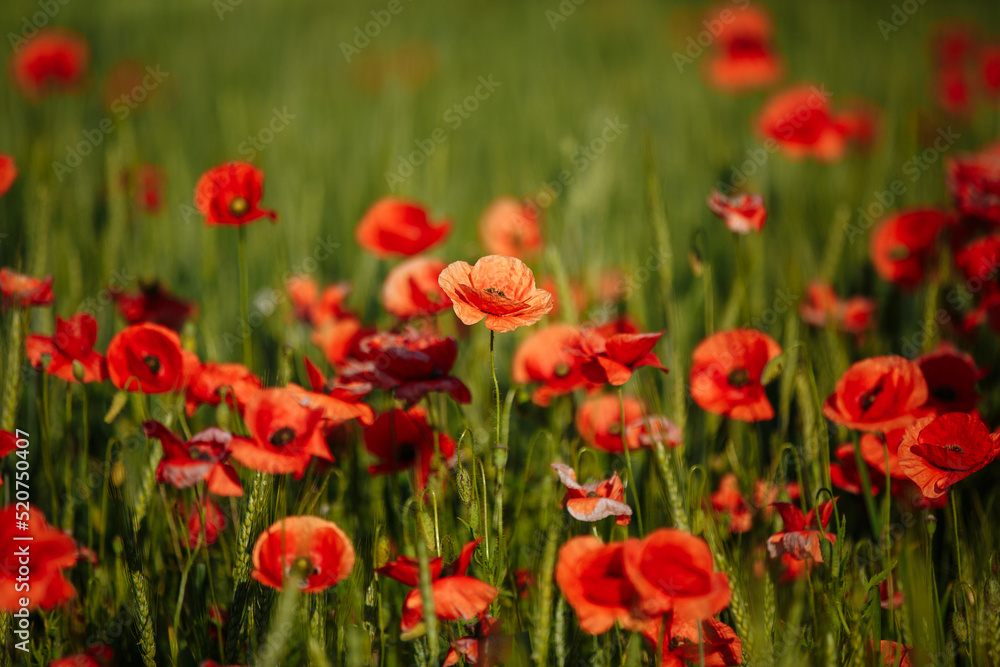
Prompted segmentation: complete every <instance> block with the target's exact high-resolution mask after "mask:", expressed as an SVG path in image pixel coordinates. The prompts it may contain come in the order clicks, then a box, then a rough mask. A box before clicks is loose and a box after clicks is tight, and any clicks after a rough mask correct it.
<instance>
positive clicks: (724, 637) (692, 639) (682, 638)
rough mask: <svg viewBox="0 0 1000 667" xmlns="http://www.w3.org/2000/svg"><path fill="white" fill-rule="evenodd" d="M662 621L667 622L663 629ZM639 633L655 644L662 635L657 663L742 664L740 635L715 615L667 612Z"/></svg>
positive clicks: (675, 666)
mask: <svg viewBox="0 0 1000 667" xmlns="http://www.w3.org/2000/svg"><path fill="white" fill-rule="evenodd" d="M664 623H666V624H667V627H666V629H664V628H663V624H664ZM699 626H700V627H699ZM642 634H643V636H644V637H645V638H646V639H647V640H648V641H649V643H650V644H652V646H653V647H654V648H655V647H658V646H659V642H660V637H663V646H662V648H660V650H659V653H660V662H659V667H687V665H696V664H699V663H701V664H704V665H706V667H708V666H712V667H723V666H728V665H741V664H743V644H742V642H740V638H739V637H737V636H736V633H735V632H734V631H733V629H732V628H731V627H729V626H728V625H726V624H725V623H723V622H722V621H717V620H716V619H714V618H709V619H706V620H703V621H696V620H693V619H690V618H686V617H684V616H683V615H681V614H667V615H665V616H663V617H661V618H658V619H656V620H655V621H654V622H653V623H650V625H649V626H647V627H646V628H645V629H644V630H643V632H642ZM702 656H704V662H702Z"/></svg>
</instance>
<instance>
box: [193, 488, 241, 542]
mask: <svg viewBox="0 0 1000 667" xmlns="http://www.w3.org/2000/svg"><path fill="white" fill-rule="evenodd" d="M241 492H242V490H241ZM202 513H204V515H205V527H204V529H202ZM186 523H187V527H188V533H187V543H188V547H190V548H191V549H194V548H195V547H197V546H198V545H199V544H201V545H203V546H206V547H209V546H212V545H213V544H215V543H216V542H217V541H218V540H219V533H221V532H222V531H224V530H225V529H226V526H227V525H228V524H227V522H226V515H224V514H223V513H222V510H220V509H219V506H218V505H217V504H215V501H214V500H212V499H211V498H210V497H208V496H206V497H205V498H204V499H203V500H202V501H201V502H200V503H196V504H195V505H193V506H192V507H191V508H189V509H188V511H187V522H186Z"/></svg>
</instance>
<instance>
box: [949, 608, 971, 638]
mask: <svg viewBox="0 0 1000 667" xmlns="http://www.w3.org/2000/svg"><path fill="white" fill-rule="evenodd" d="M951 629H952V630H953V631H954V633H955V638H956V639H957V640H958V641H960V642H961V643H963V644H964V643H966V642H967V641H968V640H969V625H968V623H966V622H965V615H964V614H963V613H962V612H960V611H956V612H955V614H954V615H953V616H952V617H951Z"/></svg>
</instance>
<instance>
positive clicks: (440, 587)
mask: <svg viewBox="0 0 1000 667" xmlns="http://www.w3.org/2000/svg"><path fill="white" fill-rule="evenodd" d="M498 593H499V591H497V589H495V588H494V587H493V586H490V585H489V584H487V583H486V582H485V581H480V580H479V579H476V578H475V577H470V576H467V575H464V574H458V575H454V576H451V577H442V578H441V579H437V580H435V581H434V583H433V584H431V594H432V595H433V596H434V615H435V616H436V617H437V618H438V620H442V621H471V620H473V619H476V618H478V617H479V616H481V615H482V614H485V613H486V610H487V609H489V607H490V605H491V604H492V603H493V600H495V599H496V597H497V595H498ZM423 618H424V601H423V598H422V597H421V595H420V589H419V588H415V589H413V590H412V591H410V592H409V593H408V594H407V596H406V599H405V600H403V618H402V620H401V621H400V624H399V627H400V629H401V630H402V631H403V632H410V631H411V630H414V629H415V628H416V627H417V626H418V625H420V622H421V621H423Z"/></svg>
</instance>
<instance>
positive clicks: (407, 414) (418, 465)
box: [364, 406, 455, 492]
mask: <svg viewBox="0 0 1000 667" xmlns="http://www.w3.org/2000/svg"><path fill="white" fill-rule="evenodd" d="M364 439H365V449H366V450H368V453H369V454H371V455H372V456H374V457H375V458H377V459H378V460H379V462H378V463H377V464H375V465H371V466H368V472H369V473H370V474H372V475H385V474H388V473H397V472H402V471H404V470H411V469H412V470H415V471H416V485H415V486H416V488H417V491H418V492H419V491H420V490H422V489H424V488H425V487H426V486H427V478H428V477H429V476H430V474H431V462H432V461H433V459H434V454H435V451H440V453H441V456H442V457H443V458H444V459H445V461H447V460H448V459H450V458H451V457H453V456H454V455H455V442H454V441H453V440H452V439H451V438H450V437H449V436H448V434H446V433H438V434H437V438H436V439H437V447H435V434H434V433H433V432H432V431H431V428H430V426H429V425H428V424H427V415H426V413H425V412H424V410H423V408H420V407H416V406H414V407H412V408H410V409H409V410H406V411H403V410H398V409H393V410H391V411H389V412H384V413H382V414H381V415H379V416H378V417H377V418H376V419H375V423H374V424H372V425H371V426H369V427H367V428H366V429H365V431H364Z"/></svg>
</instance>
